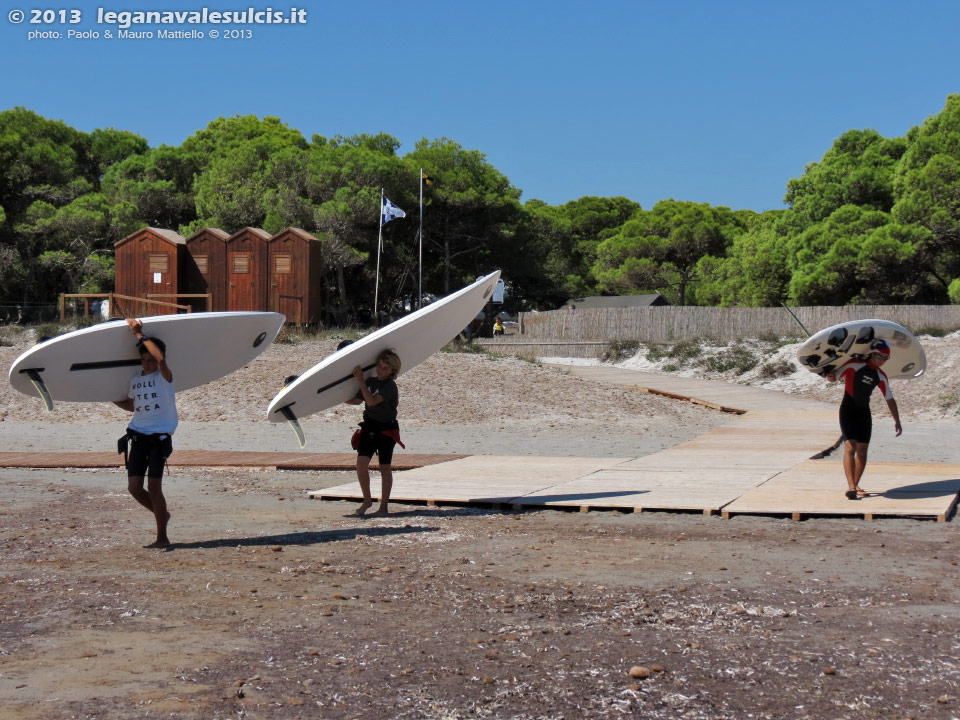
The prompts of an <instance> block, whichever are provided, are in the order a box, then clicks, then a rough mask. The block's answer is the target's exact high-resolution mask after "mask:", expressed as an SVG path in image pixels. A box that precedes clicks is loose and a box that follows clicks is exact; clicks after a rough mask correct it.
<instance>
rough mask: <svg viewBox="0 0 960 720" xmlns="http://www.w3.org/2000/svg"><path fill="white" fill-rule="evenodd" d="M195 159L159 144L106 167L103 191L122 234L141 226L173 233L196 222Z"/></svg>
mask: <svg viewBox="0 0 960 720" xmlns="http://www.w3.org/2000/svg"><path fill="white" fill-rule="evenodd" d="M199 169H200V168H199V165H198V163H197V161H196V158H195V156H193V155H192V154H189V153H186V152H184V151H183V150H182V149H180V148H175V147H170V146H169V145H161V146H160V147H158V148H154V149H151V150H148V151H147V152H145V153H143V154H135V155H131V156H129V157H127V158H125V159H124V160H121V161H120V162H117V163H114V164H113V165H111V166H110V168H109V169H108V170H107V172H106V173H105V174H104V177H103V183H102V185H103V192H104V195H106V197H107V199H108V200H109V202H110V203H111V205H113V206H114V212H115V214H117V215H118V216H119V217H120V218H123V221H124V223H125V227H124V229H125V230H126V233H124V235H126V234H129V233H130V232H133V231H134V230H136V229H138V228H140V227H143V226H145V225H147V226H150V227H158V228H165V229H171V230H176V229H180V228H184V227H187V226H189V225H190V223H192V222H194V220H195V219H196V202H195V198H194V192H193V182H194V177H195V176H196V174H197V173H198V172H199Z"/></svg>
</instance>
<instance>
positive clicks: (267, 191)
mask: <svg viewBox="0 0 960 720" xmlns="http://www.w3.org/2000/svg"><path fill="white" fill-rule="evenodd" d="M399 150H400V143H399V142H398V141H397V139H396V138H395V137H393V136H391V135H388V134H386V133H379V134H376V135H367V134H361V135H352V136H341V135H337V136H334V137H332V138H326V137H320V136H316V135H315V136H313V137H312V138H311V140H310V141H309V142H308V141H307V140H305V139H304V137H303V135H302V134H301V133H300V131H299V130H296V129H294V128H290V127H288V126H287V125H286V124H284V123H283V122H282V121H281V120H280V119H279V118H276V117H265V118H262V119H261V118H258V117H255V116H234V117H227V118H224V117H221V118H217V119H216V120H214V121H213V122H211V123H210V124H209V125H207V127H206V128H204V129H203V130H200V131H198V132H197V133H195V134H194V135H193V136H191V137H190V138H188V139H187V140H185V141H184V142H183V144H182V145H180V146H178V147H171V146H160V147H156V148H150V147H148V145H147V141H146V140H145V139H144V138H141V137H139V136H138V135H136V134H134V133H131V132H128V131H125V130H122V129H116V128H103V129H97V130H94V131H93V132H91V133H83V132H80V131H77V130H75V129H73V128H71V127H69V126H68V125H66V124H65V123H63V122H61V121H58V120H50V119H46V118H43V117H41V116H40V115H37V114H36V113H34V112H32V111H30V110H28V109H26V108H13V109H11V110H6V111H3V112H0V303H6V304H8V305H9V304H10V303H15V304H20V303H23V302H51V301H53V300H54V299H55V297H56V294H57V293H58V292H63V291H66V290H88V289H91V288H97V289H103V290H109V289H111V285H110V284H111V282H112V280H111V276H112V257H113V245H114V243H115V242H116V240H118V239H120V238H122V237H124V236H126V235H128V234H129V233H130V232H133V231H134V230H136V229H137V228H138V227H142V226H144V225H151V226H155V227H160V228H169V229H176V230H178V231H179V232H180V233H181V234H183V235H190V234H192V233H193V232H194V231H195V230H196V229H198V228H200V227H203V226H214V227H220V228H222V229H224V230H226V231H228V232H235V231H236V230H238V229H240V228H241V227H244V226H247V225H250V226H258V227H263V228H264V229H266V230H267V231H269V232H277V231H279V230H281V229H283V228H284V227H287V226H293V227H300V228H303V229H305V230H307V231H309V232H311V233H313V234H314V235H316V236H317V237H318V238H320V239H321V240H322V242H323V253H324V262H325V269H326V272H327V287H328V290H329V294H330V301H329V303H328V306H330V307H335V308H336V309H337V310H338V311H340V313H341V314H340V315H339V317H340V318H341V319H343V320H347V319H349V318H350V317H351V316H352V315H354V314H355V311H356V310H357V308H358V307H360V306H363V305H369V304H370V302H371V300H372V296H373V292H372V288H373V285H374V284H375V283H376V282H377V281H378V280H379V287H380V295H379V297H380V298H381V308H383V307H387V306H395V305H396V303H397V301H399V300H400V299H402V298H412V297H413V296H414V295H415V291H416V288H417V267H418V262H419V256H418V249H419V246H420V243H419V242H418V229H419V227H420V221H421V218H420V217H419V212H418V211H419V206H420V190H421V186H420V180H419V178H420V170H421V168H422V169H423V170H425V171H426V173H427V174H428V175H429V176H430V177H431V178H433V180H434V182H433V184H432V185H431V186H429V187H424V188H423V189H424V193H423V209H424V212H423V216H422V221H423V230H424V232H423V243H422V245H423V280H424V290H425V291H427V292H430V293H434V294H438V295H439V294H445V293H448V292H451V291H452V290H454V289H456V288H457V287H460V286H461V285H463V284H464V283H466V282H469V281H471V280H473V279H474V278H475V277H476V276H477V275H479V274H481V273H485V272H488V271H490V270H492V269H494V268H500V269H501V270H502V271H503V275H504V277H505V279H506V280H507V281H508V282H509V283H510V285H511V286H512V289H513V290H514V293H515V294H517V295H519V296H520V297H521V298H522V299H523V301H524V306H525V307H526V308H542V309H545V308H554V307H557V306H558V305H560V304H561V303H562V302H563V301H565V300H566V299H567V298H569V297H578V296H581V295H588V294H596V293H600V292H605V293H639V292H650V291H654V290H659V291H661V292H662V293H663V294H664V295H666V296H667V297H668V298H669V299H671V300H672V301H674V302H679V303H690V302H694V303H702V304H720V305H775V304H778V303H780V302H789V303H793V304H800V303H811V304H817V303H831V304H844V303H885V302H946V301H956V300H957V298H958V297H960V290H957V287H960V95H951V96H949V97H948V98H947V101H946V104H945V107H944V108H943V110H942V111H941V112H940V113H938V114H937V115H935V116H933V117H930V118H928V119H927V120H926V121H924V122H923V123H922V124H921V125H919V126H917V127H914V128H912V129H911V130H910V131H909V132H908V133H907V134H906V136H905V137H902V138H892V139H891V138H884V137H882V136H881V135H880V134H879V133H877V132H875V131H873V130H869V129H865V130H850V131H847V132H844V133H843V134H841V135H840V136H839V137H838V138H837V139H836V140H835V141H834V142H833V144H832V146H831V147H830V148H829V149H828V150H827V151H826V152H825V153H824V155H823V157H822V158H821V159H820V160H819V161H817V162H813V163H810V164H809V165H807V166H806V168H805V169H804V172H803V174H802V175H801V176H800V177H798V178H794V179H792V180H790V181H789V182H788V183H787V189H786V196H785V201H786V203H787V205H788V207H787V209H785V210H778V211H773V212H768V213H764V214H762V215H758V214H756V213H753V212H751V211H745V210H737V211H731V210H729V209H727V208H720V207H713V206H710V205H708V204H697V203H691V202H679V201H676V200H665V201H662V202H659V203H657V204H656V205H655V206H654V207H653V208H652V209H651V210H643V209H641V208H640V206H639V205H638V204H637V203H635V202H633V201H631V200H629V199H627V198H624V197H613V198H601V197H592V196H587V197H582V198H580V199H579V200H574V201H571V202H568V203H566V204H563V205H557V206H552V205H548V204H547V203H544V202H542V201H540V200H530V201H528V202H527V203H525V204H523V205H521V203H520V196H521V191H520V190H519V189H518V188H516V187H514V186H513V185H512V184H511V183H510V181H509V179H508V178H507V177H506V176H505V175H504V174H503V173H501V172H500V171H499V170H497V168H495V167H494V166H493V165H491V164H490V163H489V162H488V160H487V158H486V155H485V154H484V153H483V152H481V151H479V150H471V149H467V148H464V147H462V146H461V145H460V144H459V143H456V142H455V141H453V140H451V139H449V138H439V139H436V140H428V139H426V138H424V139H422V140H421V141H419V142H418V143H417V144H416V145H415V146H414V148H413V149H412V151H411V152H409V153H408V154H406V155H403V156H401V155H400V154H399ZM381 189H383V190H384V192H385V194H386V195H387V197H388V198H390V200H391V201H393V202H394V203H395V204H397V205H399V206H400V207H402V208H403V209H404V210H405V211H406V212H407V216H406V218H405V219H403V220H398V221H394V222H391V223H389V224H388V225H386V226H384V228H383V246H382V256H380V259H381V265H380V270H379V273H378V272H377V259H378V253H377V247H378V243H377V238H378V225H379V215H378V211H379V203H380V192H381Z"/></svg>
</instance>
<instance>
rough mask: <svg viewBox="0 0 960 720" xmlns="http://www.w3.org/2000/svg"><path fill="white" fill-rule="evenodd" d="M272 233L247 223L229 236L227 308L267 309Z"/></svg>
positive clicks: (235, 309)
mask: <svg viewBox="0 0 960 720" xmlns="http://www.w3.org/2000/svg"><path fill="white" fill-rule="evenodd" d="M268 240H270V233H268V232H267V231H266V230H261V229H260V228H252V227H245V228H243V229H241V230H238V231H237V232H235V233H234V234H233V235H231V236H230V237H229V238H228V239H227V243H226V246H227V270H226V281H227V308H226V309H227V310H232V311H239V310H247V311H266V310H268V308H269V300H268V298H267V264H268V263H267V260H268V248H267V241H268Z"/></svg>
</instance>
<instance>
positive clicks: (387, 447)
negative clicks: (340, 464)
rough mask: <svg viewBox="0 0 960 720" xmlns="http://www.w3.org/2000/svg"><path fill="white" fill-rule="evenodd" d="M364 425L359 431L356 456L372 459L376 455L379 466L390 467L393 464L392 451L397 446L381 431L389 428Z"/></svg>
mask: <svg viewBox="0 0 960 720" xmlns="http://www.w3.org/2000/svg"><path fill="white" fill-rule="evenodd" d="M366 425H367V424H366V423H364V425H362V426H361V429H360V439H359V442H358V444H357V456H358V457H368V458H372V457H373V456H374V453H376V455H377V457H379V458H380V464H381V465H390V464H391V463H392V462H393V449H394V448H395V447H396V446H397V441H396V440H394V439H393V438H392V437H390V436H389V435H384V434H383V432H382V431H383V430H384V429H389V428H384V427H376V428H370V427H367V426H366Z"/></svg>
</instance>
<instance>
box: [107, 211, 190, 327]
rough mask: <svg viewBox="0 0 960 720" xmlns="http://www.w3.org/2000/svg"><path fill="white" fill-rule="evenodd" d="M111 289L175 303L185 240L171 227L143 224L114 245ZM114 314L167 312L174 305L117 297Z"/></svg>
mask: <svg viewBox="0 0 960 720" xmlns="http://www.w3.org/2000/svg"><path fill="white" fill-rule="evenodd" d="M114 257H115V261H116V264H115V273H116V274H115V281H114V291H115V292H116V293H118V294H119V295H127V296H130V297H137V298H148V299H154V300H159V301H162V302H165V303H176V302H177V293H178V292H180V273H181V270H182V268H183V266H184V263H185V260H186V257H187V246H186V241H185V240H184V239H183V237H182V236H181V235H180V234H179V233H177V232H174V231H173V230H161V229H160V228H153V227H145V228H140V229H139V230H137V231H136V232H134V233H131V234H130V235H127V237H125V238H123V239H122V240H117V242H116V243H115V244H114ZM112 312H113V314H114V315H121V316H126V317H136V316H138V315H168V314H173V313H176V312H177V310H176V308H172V307H165V306H162V305H154V304H150V303H137V302H133V301H130V300H123V299H122V298H121V299H117V300H116V307H114V308H113V310H112Z"/></svg>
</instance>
